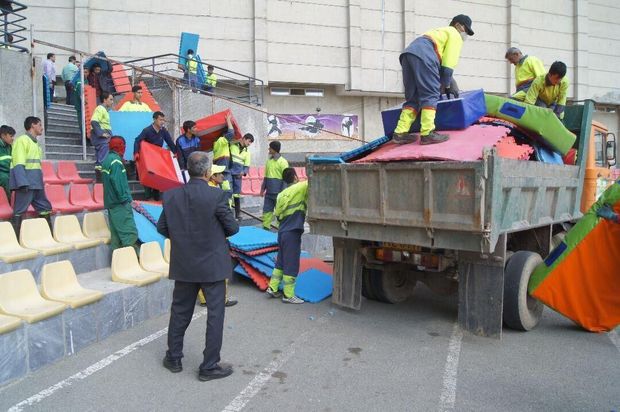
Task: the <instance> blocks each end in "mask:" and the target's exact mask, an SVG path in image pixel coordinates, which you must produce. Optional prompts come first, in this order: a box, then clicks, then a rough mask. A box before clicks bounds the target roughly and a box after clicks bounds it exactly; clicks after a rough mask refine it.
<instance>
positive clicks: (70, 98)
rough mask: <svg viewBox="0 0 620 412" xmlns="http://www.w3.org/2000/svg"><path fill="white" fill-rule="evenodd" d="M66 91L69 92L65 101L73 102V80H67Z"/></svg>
mask: <svg viewBox="0 0 620 412" xmlns="http://www.w3.org/2000/svg"><path fill="white" fill-rule="evenodd" d="M65 92H67V98H66V99H65V102H66V103H67V104H73V83H71V80H67V81H66V82H65Z"/></svg>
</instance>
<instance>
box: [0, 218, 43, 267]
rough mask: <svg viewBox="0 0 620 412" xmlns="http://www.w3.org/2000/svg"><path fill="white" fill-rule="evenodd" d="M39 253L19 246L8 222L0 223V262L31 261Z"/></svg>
mask: <svg viewBox="0 0 620 412" xmlns="http://www.w3.org/2000/svg"><path fill="white" fill-rule="evenodd" d="M38 254H39V253H38V252H37V251H36V250H32V249H25V248H23V247H21V246H20V244H19V243H18V242H17V237H16V236H15V231H14V230H13V225H11V223H10V222H0V260H3V261H4V262H6V263H14V262H18V261H20V260H27V259H33V258H35V257H37V255H38Z"/></svg>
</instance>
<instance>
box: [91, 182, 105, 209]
mask: <svg viewBox="0 0 620 412" xmlns="http://www.w3.org/2000/svg"><path fill="white" fill-rule="evenodd" d="M93 200H94V201H95V203H97V204H100V205H101V207H103V183H95V186H94V188H93Z"/></svg>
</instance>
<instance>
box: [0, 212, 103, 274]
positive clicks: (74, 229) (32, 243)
mask: <svg viewBox="0 0 620 412" xmlns="http://www.w3.org/2000/svg"><path fill="white" fill-rule="evenodd" d="M83 226H84V227H83V229H82V228H81V227H80V222H79V221H78V219H77V217H76V216H74V215H66V216H58V217H57V218H56V220H55V221H54V233H53V236H52V232H51V231H50V228H49V225H48V223H47V221H46V220H45V219H41V218H37V219H26V220H24V221H22V225H21V231H20V234H19V242H18V241H17V236H15V231H14V230H13V226H12V225H11V223H9V222H0V260H2V261H4V262H6V263H14V262H18V261H22V260H27V259H33V258H35V257H36V256H37V254H38V253H41V254H43V255H44V256H49V255H55V254H58V253H63V252H68V251H70V250H73V249H78V250H80V249H86V248H90V247H94V246H97V245H100V244H102V243H110V229H109V228H108V225H107V223H106V220H105V216H104V215H103V213H101V212H93V213H86V214H84V225H83Z"/></svg>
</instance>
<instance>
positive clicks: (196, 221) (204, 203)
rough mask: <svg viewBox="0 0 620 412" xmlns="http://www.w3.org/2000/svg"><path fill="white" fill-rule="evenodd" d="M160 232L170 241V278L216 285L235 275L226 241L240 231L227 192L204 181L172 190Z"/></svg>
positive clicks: (168, 193)
mask: <svg viewBox="0 0 620 412" xmlns="http://www.w3.org/2000/svg"><path fill="white" fill-rule="evenodd" d="M163 202H164V204H163V206H164V210H163V212H162V214H161V217H160V218H159V222H157V231H158V232H159V233H161V234H162V235H164V236H166V237H167V238H170V243H171V245H170V246H171V248H170V279H173V280H180V281H183V282H196V283H201V282H216V281H219V280H223V279H226V278H230V276H231V275H232V263H231V258H230V249H229V247H228V241H227V240H226V238H227V237H228V236H232V235H234V234H235V233H237V232H238V231H239V225H238V224H237V221H236V220H235V218H234V217H233V214H232V211H231V210H230V208H229V206H228V199H227V196H226V194H225V193H224V191H223V190H222V189H220V188H217V187H211V186H209V184H208V183H207V182H206V181H204V180H202V179H194V178H192V179H191V180H190V181H189V183H187V184H186V185H184V186H182V187H179V188H176V189H172V190H169V191H167V192H165V193H164V197H163Z"/></svg>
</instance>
